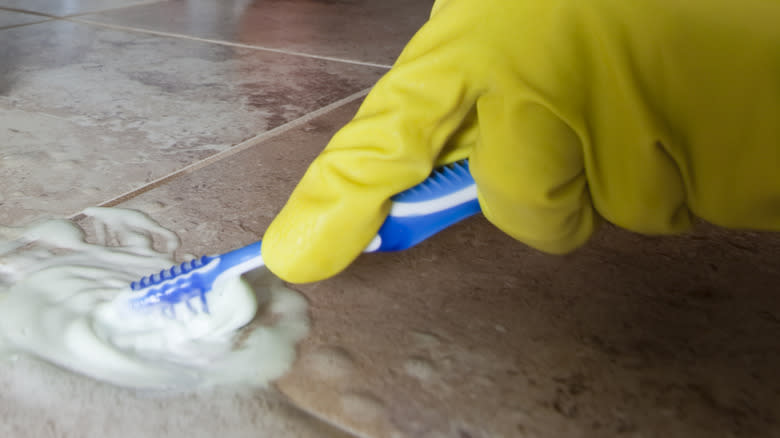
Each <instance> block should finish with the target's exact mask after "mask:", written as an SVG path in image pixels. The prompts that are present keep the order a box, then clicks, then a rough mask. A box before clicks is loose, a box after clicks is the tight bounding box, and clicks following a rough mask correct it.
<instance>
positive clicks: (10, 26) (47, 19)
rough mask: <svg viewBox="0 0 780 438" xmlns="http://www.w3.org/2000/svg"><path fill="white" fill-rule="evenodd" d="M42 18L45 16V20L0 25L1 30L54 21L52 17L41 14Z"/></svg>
mask: <svg viewBox="0 0 780 438" xmlns="http://www.w3.org/2000/svg"><path fill="white" fill-rule="evenodd" d="M41 18H43V20H40V21H28V22H27V23H19V24H9V25H8V26H0V30H6V29H16V28H17V27H22V26H30V25H33V24H41V23H47V22H49V21H52V19H51V18H48V17H45V16H41Z"/></svg>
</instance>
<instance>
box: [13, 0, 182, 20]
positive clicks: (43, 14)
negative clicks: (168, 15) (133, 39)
mask: <svg viewBox="0 0 780 438" xmlns="http://www.w3.org/2000/svg"><path fill="white" fill-rule="evenodd" d="M166 1H168V0H146V1H139V2H136V3H132V4H129V5H125V6H117V7H115V8H108V9H97V10H94V11H84V12H76V13H74V14H67V15H54V14H48V13H46V12H38V11H32V10H28V9H20V8H9V7H6V6H0V11H8V12H18V13H20V14H28V15H38V16H41V17H46V18H54V19H58V20H63V19H67V18H70V17H80V16H82V15H92V14H102V13H104V12H113V11H118V10H122V9H128V8H133V7H136V6H145V5H149V4H153V3H163V2H166Z"/></svg>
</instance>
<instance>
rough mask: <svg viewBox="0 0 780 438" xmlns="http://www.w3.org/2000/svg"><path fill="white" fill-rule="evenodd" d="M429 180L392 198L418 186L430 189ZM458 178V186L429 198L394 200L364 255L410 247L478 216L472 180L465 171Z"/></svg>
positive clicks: (401, 196)
mask: <svg viewBox="0 0 780 438" xmlns="http://www.w3.org/2000/svg"><path fill="white" fill-rule="evenodd" d="M432 178H434V177H433V176H432V177H430V178H428V180H426V181H424V182H423V183H421V184H419V185H418V186H415V187H413V188H411V189H409V190H407V191H406V192H402V193H400V194H399V195H398V196H396V198H400V199H404V198H405V196H404V195H405V194H406V193H407V192H412V191H414V190H416V189H418V188H419V187H421V186H425V185H428V186H430V185H431V180H432ZM459 178H461V180H460V181H458V184H459V187H456V189H455V190H449V191H447V190H446V189H444V190H443V192H442V193H440V194H439V195H438V196H436V197H434V198H432V199H428V200H424V201H418V202H399V201H394V202H393V205H392V207H391V210H390V214H389V215H388V217H387V219H385V222H384V223H383V224H382V227H381V228H380V229H379V232H378V233H377V236H376V237H375V238H374V240H373V241H372V242H371V243H370V244H369V246H368V247H367V248H366V249H365V250H364V252H390V251H400V250H404V249H408V248H411V247H413V246H415V245H417V244H418V243H420V242H422V241H423V240H425V239H427V238H429V237H431V236H433V235H434V234H436V233H438V232H439V231H442V230H444V229H445V228H448V227H449V226H451V225H454V224H455V223H457V222H460V221H461V220H463V219H466V218H468V217H471V216H473V215H475V214H477V213H479V212H480V211H481V209H480V206H479V202H478V201H477V188H476V184H475V183H474V180H473V178H471V175H470V174H468V173H467V172H466V173H465V175H461V176H460V177H459ZM463 179H465V181H464V180H463ZM435 190H438V189H435Z"/></svg>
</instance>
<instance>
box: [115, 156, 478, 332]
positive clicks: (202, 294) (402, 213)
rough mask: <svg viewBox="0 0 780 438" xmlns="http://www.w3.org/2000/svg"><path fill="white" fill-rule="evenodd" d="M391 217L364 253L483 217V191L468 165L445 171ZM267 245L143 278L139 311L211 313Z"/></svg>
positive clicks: (405, 196) (403, 196)
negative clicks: (183, 308)
mask: <svg viewBox="0 0 780 438" xmlns="http://www.w3.org/2000/svg"><path fill="white" fill-rule="evenodd" d="M392 202H393V203H392V207H391V210H390V214H389V215H388V217H387V219H386V220H385V222H384V224H383V225H382V227H381V228H380V229H379V232H378V233H377V235H376V237H374V239H373V240H372V241H371V243H370V244H369V245H368V247H367V248H366V249H365V250H364V252H389V251H400V250H404V249H407V248H411V247H413V246H415V245H417V244H418V243H420V242H422V241H423V240H425V239H427V238H428V237H431V236H432V235H434V234H436V233H438V232H439V231H441V230H443V229H445V228H447V227H449V226H450V225H453V224H455V223H457V222H459V221H461V220H463V219H465V218H467V217H470V216H473V215H475V214H477V213H479V211H480V208H479V203H478V202H477V188H476V185H475V183H474V179H473V178H472V177H471V174H470V173H469V167H468V161H467V160H463V161H458V162H456V163H452V164H448V165H446V166H443V167H440V168H438V169H436V170H434V171H433V173H431V175H430V176H429V177H428V178H427V179H426V180H425V181H423V182H422V183H420V184H418V185H416V186H414V187H412V188H410V189H408V190H406V191H403V192H401V193H399V194H397V195H395V196H394V197H393V198H392ZM260 245H261V242H255V243H252V244H250V245H247V246H245V247H243V248H239V249H236V250H233V251H230V252H228V253H225V254H222V255H216V256H203V257H201V258H199V259H195V260H192V261H188V262H184V263H182V264H180V265H176V266H173V267H172V268H170V269H165V270H162V271H160V272H159V273H157V274H154V275H150V276H148V277H143V278H142V279H141V280H139V281H134V282H133V283H131V285H130V288H131V289H132V290H133V293H132V297H131V298H130V306H131V308H133V309H148V308H154V307H159V308H161V310H162V312H163V314H165V315H167V316H170V317H172V318H173V317H175V314H174V311H173V309H174V306H175V305H176V304H179V303H182V302H185V303H186V305H187V308H188V309H189V310H190V311H191V312H193V313H197V309H195V307H193V306H192V304H191V300H192V299H198V300H199V301H200V303H201V310H202V311H203V312H205V313H208V312H209V310H208V299H207V294H208V292H209V291H210V290H211V287H212V285H213V284H214V282H215V281H216V279H217V277H219V276H221V275H226V274H227V275H235V276H237V275H240V274H243V273H244V272H248V271H250V270H252V269H255V268H258V267H260V266H263V259H262V256H261V255H260Z"/></svg>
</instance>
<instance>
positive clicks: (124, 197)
mask: <svg viewBox="0 0 780 438" xmlns="http://www.w3.org/2000/svg"><path fill="white" fill-rule="evenodd" d="M370 90H371V88H366V89H364V90H361V91H358V92H356V93H353V94H351V95H349V96H347V97H345V98H343V99H339V100H337V101H335V102H333V103H331V104H329V105H326V106H324V107H322V108H319V109H317V110H315V111H312V112H310V113H307V114H305V115H303V116H301V117H298V118H297V119H295V120H292V121H290V122H287V123H285V124H283V125H279V126H277V127H275V128H272V129H269V130H268V131H265V132H263V133H260V134H258V135H256V136H254V137H252V138H250V139H248V140H244V141H242V142H241V143H239V144H237V145H235V146H233V147H231V148H229V149H226V150H224V151H222V152H218V153H216V154H214V155H210V156H208V157H206V158H204V159H203V160H200V161H197V162H195V163H192V164H189V165H187V166H185V167H182V168H181V169H179V170H177V171H175V172H173V173H170V174H168V175H165V176H163V177H160V178H157V179H156V180H154V181H151V182H149V183H146V184H144V185H143V186H141V187H138V188H136V189H133V190H130V191H128V192H126V193H123V194H121V195H119V196H116V197H114V198H112V199H109V200H108V201H104V202H102V203H100V204H98V205H97V206H98V207H114V206H116V205H118V204H121V203H122V202H125V201H128V200H130V199H132V198H134V197H136V196H138V195H141V194H142V193H145V192H148V191H150V190H152V189H154V188H156V187H158V186H160V185H162V184H165V183H167V182H169V181H171V180H173V179H175V178H177V177H180V176H182V175H186V174H189V173H192V172H194V171H196V170H198V169H201V168H203V167H206V166H208V165H210V164H213V163H216V162H218V161H220V160H223V159H225V158H227V157H230V156H232V155H234V154H237V153H239V152H241V151H243V150H246V149H248V148H250V147H253V146H255V145H257V144H258V143H260V142H262V141H264V140H267V139H269V138H272V137H276V136H277V135H279V134H282V133H284V132H286V131H289V130H291V129H293V128H296V127H298V126H301V125H303V124H305V123H307V122H309V121H311V120H312V119H315V118H317V117H320V116H322V115H323V114H325V113H328V112H330V111H332V110H335V109H336V108H339V107H341V106H343V105H346V104H348V103H350V102H353V101H355V100H358V99H360V98H362V97H365V96H366V95H367V94H368V92H369V91H370ZM79 216H81V212H79V213H75V214H72V215H70V216H69V217H68V218H69V219H71V220H73V219H76V218H78V217H79Z"/></svg>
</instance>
